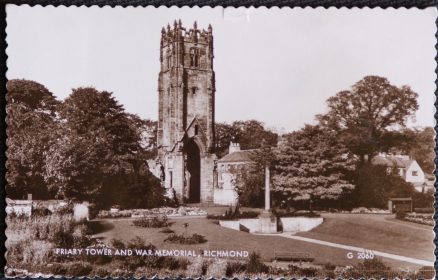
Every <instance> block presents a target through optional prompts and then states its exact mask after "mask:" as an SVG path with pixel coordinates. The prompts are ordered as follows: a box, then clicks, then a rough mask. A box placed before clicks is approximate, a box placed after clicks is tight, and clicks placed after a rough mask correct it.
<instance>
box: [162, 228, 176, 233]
mask: <svg viewBox="0 0 438 280" xmlns="http://www.w3.org/2000/svg"><path fill="white" fill-rule="evenodd" d="M160 232H161V233H174V231H173V230H171V229H170V228H165V229H162V230H160Z"/></svg>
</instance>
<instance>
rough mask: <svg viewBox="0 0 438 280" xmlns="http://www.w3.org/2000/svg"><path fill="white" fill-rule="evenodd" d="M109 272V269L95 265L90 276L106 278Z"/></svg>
mask: <svg viewBox="0 0 438 280" xmlns="http://www.w3.org/2000/svg"><path fill="white" fill-rule="evenodd" d="M110 274H111V272H110V271H109V270H107V269H106V268H104V267H95V268H94V269H93V272H92V273H91V276H92V277H99V278H106V277H108V276H109V275H110Z"/></svg>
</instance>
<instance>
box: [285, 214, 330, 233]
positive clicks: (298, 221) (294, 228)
mask: <svg viewBox="0 0 438 280" xmlns="http://www.w3.org/2000/svg"><path fill="white" fill-rule="evenodd" d="M323 221H324V219H323V218H308V217H285V218H280V222H281V224H282V225H283V232H299V231H309V230H311V229H313V228H315V227H317V226H319V225H320V224H322V222H323Z"/></svg>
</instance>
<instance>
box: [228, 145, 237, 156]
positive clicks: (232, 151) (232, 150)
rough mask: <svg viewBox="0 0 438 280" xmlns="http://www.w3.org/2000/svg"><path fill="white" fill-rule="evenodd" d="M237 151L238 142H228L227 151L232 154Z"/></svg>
mask: <svg viewBox="0 0 438 280" xmlns="http://www.w3.org/2000/svg"><path fill="white" fill-rule="evenodd" d="M237 151H240V144H239V143H233V142H230V147H229V149H228V153H229V154H232V153H234V152H237Z"/></svg>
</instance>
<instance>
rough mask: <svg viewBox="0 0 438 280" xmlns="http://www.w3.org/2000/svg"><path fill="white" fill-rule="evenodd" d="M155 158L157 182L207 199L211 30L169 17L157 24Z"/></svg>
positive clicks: (190, 197)
mask: <svg viewBox="0 0 438 280" xmlns="http://www.w3.org/2000/svg"><path fill="white" fill-rule="evenodd" d="M160 63H161V68H160V73H159V77H158V94H159V114H158V133H157V137H158V139H157V144H158V162H159V166H160V167H159V169H160V177H161V180H162V183H163V185H164V186H165V188H166V189H167V191H168V192H169V193H170V194H175V195H176V196H177V197H178V198H179V199H180V201H181V200H182V201H184V202H191V203H197V202H211V201H212V200H213V174H214V172H213V171H214V162H215V155H214V147H215V132H214V94H215V78H214V71H213V34H212V28H211V26H210V25H209V26H208V29H207V30H200V29H198V27H197V24H196V22H195V23H194V25H193V28H190V29H186V28H184V27H182V24H181V21H178V22H176V21H175V22H174V24H173V28H171V27H170V25H168V26H167V28H163V29H162V30H161V42H160Z"/></svg>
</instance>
